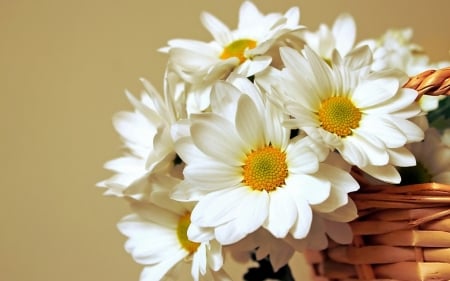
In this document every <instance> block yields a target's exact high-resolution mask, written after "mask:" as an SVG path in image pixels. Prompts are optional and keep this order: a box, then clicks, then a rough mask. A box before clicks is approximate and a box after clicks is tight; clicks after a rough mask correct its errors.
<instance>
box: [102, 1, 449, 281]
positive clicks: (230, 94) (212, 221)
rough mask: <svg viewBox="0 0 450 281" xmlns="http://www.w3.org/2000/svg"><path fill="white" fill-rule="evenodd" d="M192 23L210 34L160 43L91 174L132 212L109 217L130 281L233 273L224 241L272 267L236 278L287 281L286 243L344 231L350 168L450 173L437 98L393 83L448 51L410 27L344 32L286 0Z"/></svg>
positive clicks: (388, 175)
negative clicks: (100, 176) (117, 140)
mask: <svg viewBox="0 0 450 281" xmlns="http://www.w3.org/2000/svg"><path fill="white" fill-rule="evenodd" d="M201 21H202V23H203V25H204V26H205V28H206V29H207V30H208V31H209V32H210V33H211V35H212V37H213V40H212V41H210V42H201V41H197V40H192V39H174V40H170V41H169V42H168V44H167V46H166V47H163V48H161V49H160V51H161V52H163V53H165V54H167V56H168V62H167V68H166V72H165V73H164V79H163V81H164V89H163V92H162V93H159V92H158V91H157V90H156V89H155V88H154V87H153V86H152V85H151V84H150V83H149V82H148V81H146V80H144V79H142V80H141V81H142V84H143V87H144V91H143V92H142V94H141V95H140V96H135V95H133V94H131V93H128V92H127V93H126V96H127V98H128V99H129V101H130V103H131V104H132V106H133V107H134V111H132V112H120V113H117V114H116V115H115V116H114V119H113V124H114V127H115V129H116V130H117V132H118V133H119V135H120V136H121V138H122V140H123V143H124V146H125V153H124V154H123V156H121V157H119V158H117V159H114V160H111V161H109V162H107V163H106V164H105V168H106V169H108V170H111V171H113V172H114V175H113V176H112V177H110V178H109V179H106V180H104V181H102V182H100V183H98V186H100V187H102V188H105V189H106V191H105V194H107V195H113V196H118V197H122V198H124V199H126V200H127V202H129V204H130V206H131V208H132V214H130V215H128V216H126V217H124V218H123V219H122V220H121V221H120V222H119V224H118V228H119V230H120V231H121V233H123V234H124V235H125V236H127V238H128V240H127V242H126V244H125V248H126V250H127V251H128V252H129V253H130V254H131V255H132V257H133V258H134V260H135V261H136V262H138V263H140V264H142V265H143V267H144V269H143V271H142V274H141V280H142V281H144V280H145V281H150V280H231V279H230V277H229V276H228V274H227V273H226V272H225V270H223V266H224V264H225V263H226V262H227V261H228V260H227V259H225V258H224V256H225V254H226V253H227V252H229V253H230V255H227V257H228V258H229V259H234V260H237V261H246V260H249V259H251V258H253V259H254V260H256V261H260V262H261V263H262V262H264V261H265V262H266V263H265V266H264V267H265V268H267V267H269V268H270V270H269V271H267V272H266V273H263V274H262V273H261V272H259V273H258V272H254V271H249V273H248V274H247V275H246V277H245V279H246V280H263V279H264V278H273V279H275V278H277V279H283V278H285V279H283V280H292V276H290V277H289V272H287V273H286V272H285V276H287V277H279V276H280V274H279V275H277V273H279V272H281V269H286V266H287V264H288V262H289V260H290V259H291V257H292V256H293V254H294V253H295V252H296V251H298V252H302V251H304V250H306V249H325V248H326V247H327V245H328V240H329V239H331V240H334V241H336V242H337V243H343V244H345V243H350V242H351V240H352V232H351V229H350V227H349V224H348V222H351V221H352V220H354V219H355V218H356V217H357V208H356V206H355V204H354V202H353V201H352V199H351V198H350V197H349V193H351V192H356V191H358V190H359V189H360V184H359V182H358V181H357V180H356V179H355V177H354V176H353V175H352V170H355V169H357V170H358V171H359V172H360V173H362V174H363V175H365V176H366V177H367V178H368V179H370V180H373V181H378V182H385V183H392V184H401V183H403V182H406V181H408V182H409V181H410V180H411V175H419V174H420V176H422V178H420V177H416V178H415V179H414V180H422V181H423V182H427V181H428V182H429V181H436V182H441V183H447V184H450V157H447V156H448V155H449V153H450V147H449V136H450V134H449V132H448V131H447V132H446V131H445V129H446V127H448V122H447V120H446V119H445V114H443V113H446V112H447V113H446V114H448V111H445V108H446V107H448V104H449V103H448V101H447V100H448V99H445V98H443V96H427V95H423V96H421V95H419V93H418V91H417V90H415V89H411V88H407V87H404V85H405V83H406V82H407V81H408V78H409V77H410V76H413V75H416V74H418V73H420V72H422V71H424V70H427V69H430V68H442V67H444V66H448V65H450V62H441V63H436V64H432V63H430V62H429V59H428V57H427V56H426V55H425V53H424V52H423V50H422V49H421V48H420V46H418V45H416V44H414V43H412V42H411V37H412V33H411V30H409V29H404V30H390V31H388V32H386V34H384V35H383V36H382V37H380V38H377V39H368V40H364V41H361V42H355V38H356V26H355V22H354V20H353V18H352V17H351V16H350V15H348V14H343V15H341V16H339V17H338V18H337V19H336V21H335V22H334V24H333V25H332V26H331V27H328V26H327V25H324V24H323V25H321V26H320V27H319V29H318V30H317V31H310V30H309V29H307V27H305V26H302V25H300V24H299V22H300V11H299V9H298V8H297V7H293V8H291V9H289V10H288V11H286V12H285V13H284V14H282V13H269V14H263V13H261V12H260V11H259V10H258V9H257V7H255V5H254V4H252V3H251V2H244V3H243V4H242V6H241V7H240V10H239V22H238V26H237V28H236V29H234V30H231V29H230V28H228V27H227V26H226V25H225V24H224V23H223V22H222V21H220V20H219V19H218V18H216V17H215V16H213V15H211V14H209V13H206V12H204V13H203V14H201ZM446 87H447V88H446V90H448V87H449V86H448V85H447V86H446ZM444 90H445V89H444ZM439 110H440V111H439ZM433 112H439V113H438V114H435V116H436V117H435V118H434V121H436V122H435V123H436V124H438V125H439V129H436V128H435V127H433V126H432V124H434V123H431V122H432V121H430V118H429V116H430V115H432V113H433ZM434 121H433V122H434ZM444 132H446V133H447V134H444ZM424 139H425V141H423V140H424ZM429 142H432V143H433V145H428V143H429ZM423 144H427V146H426V148H425V149H424V148H421V146H423ZM430 150H433V151H430ZM431 155H433V157H436V159H430V156H431ZM419 160H420V161H422V160H423V162H420V163H419ZM411 169H415V171H414V172H412V173H411V172H409V173H406V172H407V171H410V170H411ZM418 170H420V171H422V173H418V172H417V171H418ZM403 172H405V175H407V176H404V173H403ZM258 274H259V275H261V274H262V275H264V274H265V276H263V277H255V276H256V275H258ZM252 276H253V277H252ZM277 276H278V277H277ZM252 278H253V279H252ZM257 278H260V279H257ZM289 278H291V279H289Z"/></svg>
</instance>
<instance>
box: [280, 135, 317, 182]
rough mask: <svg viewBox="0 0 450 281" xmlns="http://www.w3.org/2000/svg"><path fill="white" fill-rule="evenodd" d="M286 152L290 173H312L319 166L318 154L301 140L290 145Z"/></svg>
mask: <svg viewBox="0 0 450 281" xmlns="http://www.w3.org/2000/svg"><path fill="white" fill-rule="evenodd" d="M286 154H287V159H286V161H287V163H288V169H289V172H290V173H291V172H292V173H295V174H312V173H315V172H316V171H317V169H318V168H319V161H318V158H317V155H316V154H315V153H314V152H313V151H311V149H309V148H308V147H305V146H304V145H303V144H302V143H301V142H297V143H293V144H291V145H289V146H288V148H287V150H286Z"/></svg>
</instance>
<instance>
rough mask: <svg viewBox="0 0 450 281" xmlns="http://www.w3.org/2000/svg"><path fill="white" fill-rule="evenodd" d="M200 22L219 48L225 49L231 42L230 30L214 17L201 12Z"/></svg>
mask: <svg viewBox="0 0 450 281" xmlns="http://www.w3.org/2000/svg"><path fill="white" fill-rule="evenodd" d="M200 20H201V21H202V24H203V26H204V27H206V29H207V30H208V31H209V33H211V35H212V36H213V37H214V40H216V41H217V42H218V43H219V44H220V45H221V46H223V47H225V46H226V45H228V44H229V43H231V42H232V37H231V32H230V29H229V28H228V27H227V26H226V25H225V24H224V23H223V22H222V21H220V20H219V19H217V18H216V17H215V16H213V15H211V14H210V13H207V12H203V13H202V14H201V15H200Z"/></svg>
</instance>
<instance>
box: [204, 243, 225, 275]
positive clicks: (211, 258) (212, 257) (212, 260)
mask: <svg viewBox="0 0 450 281" xmlns="http://www.w3.org/2000/svg"><path fill="white" fill-rule="evenodd" d="M207 258H208V266H209V267H210V268H211V269H212V270H214V271H217V270H219V269H220V268H221V267H222V265H223V256H222V245H220V244H219V243H218V242H217V241H216V240H212V241H211V242H210V243H209V250H208V253H207Z"/></svg>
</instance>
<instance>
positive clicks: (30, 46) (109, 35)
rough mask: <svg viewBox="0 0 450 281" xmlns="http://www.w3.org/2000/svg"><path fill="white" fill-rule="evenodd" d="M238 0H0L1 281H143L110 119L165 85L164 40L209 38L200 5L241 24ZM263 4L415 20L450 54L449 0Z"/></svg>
mask: <svg viewBox="0 0 450 281" xmlns="http://www.w3.org/2000/svg"><path fill="white" fill-rule="evenodd" d="M240 2H241V1H240V0H227V1H218V0H200V1H199V0H192V1H182V0H164V1H154V0H145V1H144V0H139V1H114V0H108V1H107V0H78V1H68V0H60V1H57V0H53V1H52V0H34V1H33V0H0V97H1V102H0V126H1V127H0V128H1V131H0V134H1V145H0V156H1V158H0V160H1V162H0V163H1V164H0V165H1V175H0V188H1V195H0V196H1V197H0V198H1V202H0V223H1V228H0V280H5V281H19V280H20V281H22V280H31V281H53V280H55V281H56V280H58V281H59V280H65V281H72V280H73V281H75V280H76V281H80V280H81V281H90V280H98V281H100V280H108V281H118V280H130V281H131V280H138V275H139V272H140V270H141V267H140V266H138V265H136V264H135V263H134V262H133V261H132V259H131V257H129V256H128V255H127V254H126V253H125V252H124V250H123V242H124V241H125V239H124V237H122V236H121V235H120V234H119V233H118V231H117V230H116V227H115V224H116V222H117V221H118V220H119V219H120V218H121V217H122V216H123V215H125V214H126V213H127V212H128V208H127V206H126V204H125V203H124V202H122V201H120V200H117V199H114V198H107V197H103V196H102V192H103V191H102V190H100V189H98V188H96V187H95V186H94V185H95V183H96V182H97V181H99V180H101V179H104V178H106V177H108V176H109V173H108V172H106V171H104V170H103V168H102V165H103V162H105V161H107V160H109V159H111V158H114V157H116V156H118V155H119V148H120V142H119V138H118V136H117V135H116V134H115V132H114V131H113V128H112V125H111V116H112V115H113V113H115V112H117V111H119V110H129V109H130V108H131V107H130V106H129V104H128V103H127V100H126V98H125V96H124V94H123V90H124V89H125V88H128V89H129V90H131V91H132V92H134V93H137V92H138V90H140V89H141V86H140V83H139V81H138V79H139V78H140V77H145V78H148V79H149V80H151V81H152V82H153V83H154V84H155V86H156V87H157V88H159V89H160V88H161V83H162V73H163V70H164V64H165V60H166V57H165V56H164V55H162V54H159V53H157V52H156V49H157V48H159V47H161V46H163V45H164V44H165V42H166V41H167V40H168V39H171V38H176V37H185V38H197V39H202V40H210V37H209V35H208V33H207V32H206V31H205V30H204V29H203V28H202V26H201V24H200V21H199V14H200V11H202V10H207V11H210V12H212V13H213V14H215V15H217V16H218V17H219V18H221V19H223V20H224V21H225V22H226V23H228V24H229V25H230V26H232V27H234V26H235V24H236V19H237V11H238V7H239V4H240ZM255 3H257V5H258V6H259V7H260V8H261V10H262V11H264V12H272V11H280V12H284V11H285V10H286V9H287V8H288V7H291V6H294V5H296V6H300V8H301V11H302V19H301V22H302V23H303V24H305V25H308V26H310V27H311V28H312V29H316V28H317V25H318V23H319V22H326V23H328V24H331V23H332V21H333V20H334V18H335V17H336V16H337V15H338V14H339V13H340V12H344V11H345V12H350V13H351V14H352V15H353V16H354V17H355V19H356V21H357V23H358V39H363V38H367V37H375V36H378V35H380V34H382V33H383V32H384V31H385V30H386V29H387V28H389V27H406V26H411V27H413V28H415V37H414V38H415V41H416V42H417V43H419V44H421V45H422V46H424V47H425V48H426V49H427V50H428V51H429V52H430V55H431V57H432V58H433V60H443V59H448V58H449V56H448V50H449V49H450V36H449V35H450V34H449V31H448V30H449V27H450V17H448V14H446V13H447V12H448V11H449V10H450V1H447V0H440V1H434V0H430V1H428V2H425V1H406V0H402V1H392V0H389V1H388V0H384V1H356V0H355V1H316V0H304V1H300V0H299V1H296V0H282V1H273V0H272V1H269V0H256V1H255ZM298 280H305V279H304V278H299V279H298Z"/></svg>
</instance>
